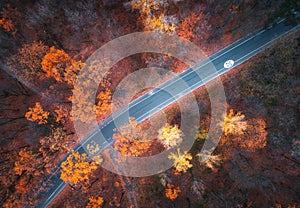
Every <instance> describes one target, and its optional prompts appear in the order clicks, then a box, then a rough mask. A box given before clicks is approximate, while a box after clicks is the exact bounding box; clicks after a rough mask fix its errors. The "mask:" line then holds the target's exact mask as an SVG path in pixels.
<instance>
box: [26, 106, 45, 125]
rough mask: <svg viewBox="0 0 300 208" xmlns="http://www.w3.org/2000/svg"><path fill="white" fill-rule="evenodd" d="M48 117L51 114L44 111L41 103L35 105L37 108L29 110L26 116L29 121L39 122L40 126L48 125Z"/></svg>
mask: <svg viewBox="0 0 300 208" xmlns="http://www.w3.org/2000/svg"><path fill="white" fill-rule="evenodd" d="M48 116H49V112H47V111H44V110H43V108H42V106H41V104H40V103H39V102H37V103H36V104H35V107H33V108H29V109H28V111H27V112H26V114H25V117H26V119H27V120H29V121H33V122H37V123H38V124H46V123H47V122H48Z"/></svg>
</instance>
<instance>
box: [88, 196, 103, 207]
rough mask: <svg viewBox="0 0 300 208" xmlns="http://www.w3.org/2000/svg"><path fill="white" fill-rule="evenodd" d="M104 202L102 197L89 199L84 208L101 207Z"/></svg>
mask: <svg viewBox="0 0 300 208" xmlns="http://www.w3.org/2000/svg"><path fill="white" fill-rule="evenodd" d="M103 202H104V200H103V198H102V197H93V196H91V197H89V202H88V204H87V205H86V208H99V207H101V206H102V204H103Z"/></svg>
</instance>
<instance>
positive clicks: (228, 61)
mask: <svg viewBox="0 0 300 208" xmlns="http://www.w3.org/2000/svg"><path fill="white" fill-rule="evenodd" d="M233 65H234V60H227V61H225V63H224V68H225V69H229V68H231V67H232V66H233Z"/></svg>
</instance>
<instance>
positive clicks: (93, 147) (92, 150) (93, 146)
mask: <svg viewBox="0 0 300 208" xmlns="http://www.w3.org/2000/svg"><path fill="white" fill-rule="evenodd" d="M86 149H87V151H88V153H89V154H90V155H93V158H92V160H93V161H94V162H95V163H96V164H97V165H100V164H101V163H102V162H103V157H102V156H101V155H100V154H97V153H98V152H99V150H100V147H99V144H97V143H96V142H95V141H94V140H92V141H91V142H90V143H89V144H88V145H87V147H86Z"/></svg>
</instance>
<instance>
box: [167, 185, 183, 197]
mask: <svg viewBox="0 0 300 208" xmlns="http://www.w3.org/2000/svg"><path fill="white" fill-rule="evenodd" d="M180 192H181V191H180V188H179V187H174V185H172V184H167V188H166V197H167V198H168V199H171V200H175V199H176V198H177V197H178V195H179V193H180Z"/></svg>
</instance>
